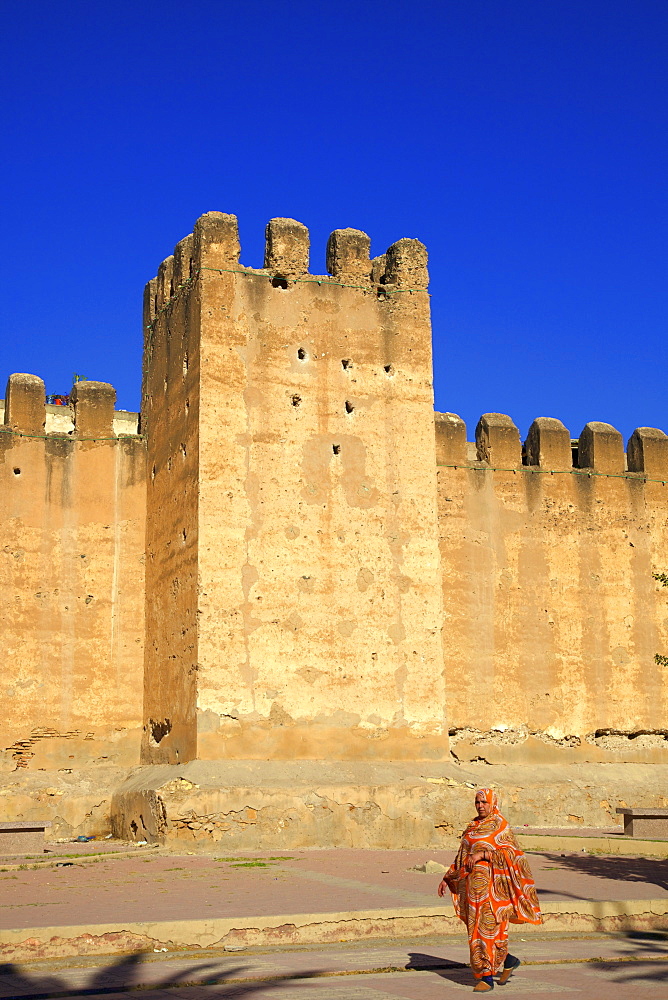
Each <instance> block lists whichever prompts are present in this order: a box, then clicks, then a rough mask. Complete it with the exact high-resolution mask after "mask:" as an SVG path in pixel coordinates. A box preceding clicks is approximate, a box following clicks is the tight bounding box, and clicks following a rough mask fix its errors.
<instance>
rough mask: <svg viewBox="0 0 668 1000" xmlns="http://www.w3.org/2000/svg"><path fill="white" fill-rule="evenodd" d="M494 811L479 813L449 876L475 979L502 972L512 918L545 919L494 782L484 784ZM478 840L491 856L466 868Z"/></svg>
mask: <svg viewBox="0 0 668 1000" xmlns="http://www.w3.org/2000/svg"><path fill="white" fill-rule="evenodd" d="M480 791H481V792H483V793H484V795H485V798H486V799H487V801H488V802H489V803H490V805H492V807H493V811H492V812H491V813H490V815H489V816H488V817H487V819H478V818H476V819H474V820H472V822H471V823H469V825H468V826H467V827H466V829H465V830H464V833H463V834H462V842H461V846H460V848H459V851H458V852H457V857H456V858H455V860H454V862H453V864H452V865H451V867H450V869H449V870H448V871H447V872H446V874H445V876H444V881H445V882H446V883H447V885H448V888H449V889H450V892H451V893H452V899H453V903H454V907H455V912H456V914H457V916H458V917H459V918H460V919H461V920H463V921H464V923H465V924H466V928H467V931H468V938H469V949H470V952H471V969H472V970H473V975H474V976H475V977H476V979H480V978H482V976H493V975H496V973H497V972H500V971H501V969H502V967H503V963H504V960H505V958H506V955H507V954H508V923H509V922H510V923H511V924H525V923H526V924H540V923H542V919H543V918H542V917H541V915H540V906H539V904H538V896H537V895H536V885H535V883H534V880H533V876H532V874H531V869H530V868H529V862H528V861H527V859H526V857H525V855H524V853H523V852H522V850H521V849H520V846H519V844H518V843H517V841H516V839H515V835H514V834H513V831H512V830H511V829H510V826H509V825H508V823H507V821H506V820H505V819H504V818H503V816H502V815H501V814H500V813H499V811H498V809H497V807H496V795H495V793H494V792H493V791H492V789H491V788H482V789H479V792H480ZM476 845H479V846H481V847H484V848H485V849H486V850H488V851H490V852H491V851H493V852H494V853H493V857H492V860H491V861H477V862H476V864H475V865H474V866H473V869H472V871H471V872H470V874H469V872H467V871H466V869H465V867H464V862H465V861H466V858H467V857H468V855H469V854H471V853H472V852H473V850H474V848H475V847H476Z"/></svg>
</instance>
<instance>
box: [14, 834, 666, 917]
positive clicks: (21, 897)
mask: <svg viewBox="0 0 668 1000" xmlns="http://www.w3.org/2000/svg"><path fill="white" fill-rule="evenodd" d="M225 857H226V856H224V855H223V856H221V858H225ZM530 857H531V864H532V867H533V871H534V875H535V878H536V882H537V885H538V889H539V893H540V895H541V898H543V899H544V900H568V899H573V900H578V899H579V900H582V899H587V900H608V899H613V900H633V899H638V900H641V899H662V898H668V860H665V859H645V858H627V857H619V856H614V857H611V856H607V857H604V856H600V855H592V854H585V853H574V852H571V853H559V854H557V853H541V854H531V856H530ZM430 858H431V859H433V860H436V861H440V862H441V863H443V864H446V863H449V861H450V860H451V857H450V855H444V856H441V857H439V856H438V852H429V851H362V850H348V849H344V848H339V849H337V850H321V851H317V850H310V851H307V850H303V851H294V852H290V853H286V854H285V855H283V856H277V855H272V854H269V853H265V854H261V855H260V854H258V853H257V852H256V853H253V854H250V853H249V854H244V855H241V854H240V855H235V856H234V857H233V858H231V859H230V858H229V856H228V859H227V860H222V859H218V860H216V859H215V858H212V857H203V856H188V855H176V854H174V855H164V854H163V855H157V854H146V855H144V856H138V857H118V858H108V859H102V860H100V861H97V862H90V861H89V862H86V863H85V864H78V863H77V862H76V860H74V861H73V862H72V863H71V866H70V867H62V868H56V867H49V868H39V869H36V870H30V869H28V870H18V871H5V872H0V928H2V929H12V928H21V927H49V926H64V925H70V924H86V923H91V924H100V923H114V922H116V921H149V920H150V921H157V920H173V919H175V918H177V919H181V920H187V919H201V918H202V917H231V916H232V917H251V916H271V915H275V914H290V913H330V912H341V911H350V910H369V909H380V910H391V909H393V908H397V907H407V906H424V905H432V906H435V905H437V904H438V899H437V896H436V886H437V884H438V882H439V879H440V876H439V875H438V874H425V873H424V872H418V871H412V870H410V869H412V868H413V867H415V866H417V865H420V864H423V863H424V862H425V861H426V860H429V859H430ZM246 865H251V867H245V866H246Z"/></svg>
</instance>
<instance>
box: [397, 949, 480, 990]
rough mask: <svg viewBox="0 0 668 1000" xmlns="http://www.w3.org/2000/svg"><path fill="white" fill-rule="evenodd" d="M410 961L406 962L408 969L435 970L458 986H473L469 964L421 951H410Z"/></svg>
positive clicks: (436, 973) (442, 977) (418, 970)
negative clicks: (450, 960)
mask: <svg viewBox="0 0 668 1000" xmlns="http://www.w3.org/2000/svg"><path fill="white" fill-rule="evenodd" d="M408 955H409V959H410V961H408V962H407V963H406V968H407V969H412V970H413V971H415V972H433V973H434V974H435V975H437V976H440V978H441V979H447V980H448V982H450V983H456V984H457V985H458V986H472V985H473V982H474V980H473V973H472V972H471V970H470V968H469V967H468V965H464V964H463V963H462V962H449V961H448V960H447V959H445V958H439V957H437V956H436V955H425V954H424V953H423V952H420V951H410V952H409V953H408Z"/></svg>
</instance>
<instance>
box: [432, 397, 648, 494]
mask: <svg viewBox="0 0 668 1000" xmlns="http://www.w3.org/2000/svg"><path fill="white" fill-rule="evenodd" d="M435 428H436V463H437V465H439V466H444V467H450V468H462V467H467V466H468V467H470V468H481V469H483V468H490V469H496V470H498V471H512V472H515V471H517V470H521V469H526V470H527V471H544V472H553V473H556V472H558V473H565V472H572V473H578V472H579V473H589V474H596V475H603V476H623V475H629V476H634V477H635V476H637V477H644V478H645V479H649V480H657V481H661V482H668V436H667V435H666V434H665V433H664V432H663V431H662V430H659V429H658V428H656V427H637V428H636V429H635V430H634V432H633V434H632V435H631V437H630V438H629V440H628V442H627V445H626V450H624V443H623V439H622V435H621V434H620V432H619V431H618V430H616V428H614V427H613V426H612V425H611V424H606V423H602V422H600V421H596V420H595V421H590V422H589V423H587V424H585V426H584V427H583V429H582V431H581V432H580V436H579V438H575V439H573V438H571V435H570V431H569V430H568V429H567V428H566V427H565V426H564V424H563V423H562V422H561V420H557V419H556V418H555V417H537V418H536V419H535V420H534V421H533V423H532V424H531V427H530V428H529V433H528V434H527V437H526V440H525V442H524V444H522V441H521V440H520V432H519V430H518V428H517V427H516V426H515V424H514V422H513V420H512V419H511V417H509V416H507V415H506V414H504V413H484V414H483V415H482V416H481V418H480V420H479V421H478V424H477V426H476V430H475V443H473V442H468V441H467V434H466V425H465V423H464V421H463V420H462V419H461V417H459V416H458V415H457V414H456V413H436V414H435Z"/></svg>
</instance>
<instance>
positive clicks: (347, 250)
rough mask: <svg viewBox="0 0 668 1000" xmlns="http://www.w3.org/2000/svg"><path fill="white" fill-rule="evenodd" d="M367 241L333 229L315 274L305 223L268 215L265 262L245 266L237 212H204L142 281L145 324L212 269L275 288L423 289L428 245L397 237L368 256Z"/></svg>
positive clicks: (385, 292)
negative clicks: (321, 271) (323, 266)
mask: <svg viewBox="0 0 668 1000" xmlns="http://www.w3.org/2000/svg"><path fill="white" fill-rule="evenodd" d="M370 247H371V240H370V238H369V237H368V236H367V234H366V233H363V232H361V230H359V229H335V230H334V232H333V233H332V234H331V235H330V237H329V239H328V241H327V251H326V262H327V270H328V272H329V274H328V275H314V274H311V273H310V271H309V255H310V238H309V231H308V229H307V228H306V226H304V225H303V224H302V223H301V222H297V221H296V220H295V219H280V218H279V219H270V221H269V222H268V223H267V227H266V230H265V252H264V267H262V268H251V267H244V266H243V265H241V264H240V255H241V244H240V242H239V227H238V222H237V217H236V216H235V215H228V214H225V213H224V212H206V213H205V214H204V215H202V216H200V218H199V219H198V220H197V222H196V223H195V227H194V229H193V232H192V233H191V234H190V235H188V236H186V237H185V238H184V239H183V240H181V241H180V242H179V243H177V245H176V247H175V248H174V253H173V254H171V255H170V256H169V257H167V258H165V260H164V261H163V262H162V263H161V264H160V266H159V268H158V273H157V275H156V277H155V278H152V279H151V281H149V282H148V283H147V285H146V288H145V292H144V324H145V326H147V327H150V325H151V324H152V323H153V322H154V320H155V318H156V316H157V315H158V314H159V313H160V312H161V311H162V310H164V309H165V308H166V307H167V305H168V304H169V303H170V302H171V301H172V300H173V299H174V298H175V297H176V296H177V294H178V292H179V291H180V290H181V289H182V288H184V287H185V286H187V285H189V284H191V283H192V281H193V280H195V279H196V278H199V277H201V276H202V275H203V274H206V273H207V272H215V271H219V272H220V273H234V274H242V275H245V276H247V277H250V276H254V277H256V278H264V279H267V280H268V282H269V283H270V284H271V285H272V286H273V287H274V288H282V289H288V288H289V287H290V286H291V285H292V284H295V283H297V282H316V283H317V284H319V285H325V286H326V285H328V284H330V285H337V284H338V285H345V286H349V287H353V288H358V289H360V290H361V291H362V292H366V293H374V294H375V295H377V296H378V297H379V298H387V297H388V296H391V295H393V294H394V293H396V292H420V291H425V290H426V289H427V286H428V284H429V275H428V272H427V249H426V247H425V246H424V244H423V243H421V242H420V241H419V240H415V239H407V238H403V239H400V240H398V241H397V242H396V243H393V244H392V246H390V247H389V248H388V250H387V251H386V253H385V254H382V255H381V256H379V257H375V258H374V259H373V260H372V259H371V257H370Z"/></svg>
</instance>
